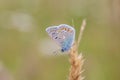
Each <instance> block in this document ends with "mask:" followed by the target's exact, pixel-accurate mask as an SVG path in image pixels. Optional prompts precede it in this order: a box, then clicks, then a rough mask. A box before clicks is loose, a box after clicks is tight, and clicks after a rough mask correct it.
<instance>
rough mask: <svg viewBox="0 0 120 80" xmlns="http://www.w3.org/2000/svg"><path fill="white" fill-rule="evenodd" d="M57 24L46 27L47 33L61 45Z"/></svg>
mask: <svg viewBox="0 0 120 80" xmlns="http://www.w3.org/2000/svg"><path fill="white" fill-rule="evenodd" d="M58 29H59V28H58V26H51V27H48V28H46V32H47V33H48V35H49V36H50V37H51V38H52V39H53V40H54V41H55V42H57V44H58V45H59V46H61V42H62V41H61V40H60V33H58Z"/></svg>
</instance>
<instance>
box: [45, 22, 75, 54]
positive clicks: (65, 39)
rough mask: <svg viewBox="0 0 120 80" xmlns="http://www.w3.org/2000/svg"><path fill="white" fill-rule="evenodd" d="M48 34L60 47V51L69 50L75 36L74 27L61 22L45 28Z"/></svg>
mask: <svg viewBox="0 0 120 80" xmlns="http://www.w3.org/2000/svg"><path fill="white" fill-rule="evenodd" d="M46 31H47V33H48V34H49V36H50V37H51V38H52V39H53V40H54V41H56V42H57V43H58V45H59V46H60V47H61V52H65V51H69V50H70V48H71V46H72V45H73V42H74V38H75V29H74V28H73V27H71V26H69V25H66V24H61V25H59V26H52V27H48V28H47V29H46Z"/></svg>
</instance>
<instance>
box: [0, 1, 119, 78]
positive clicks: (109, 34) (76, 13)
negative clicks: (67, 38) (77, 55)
mask: <svg viewBox="0 0 120 80" xmlns="http://www.w3.org/2000/svg"><path fill="white" fill-rule="evenodd" d="M84 18H86V20H87V25H86V29H85V31H84V34H83V38H82V41H81V45H80V47H79V51H80V52H83V56H84V58H85V59H86V61H85V64H84V69H85V72H84V73H83V76H85V77H86V78H85V80H120V0H0V80H67V79H68V73H69V67H70V64H69V60H68V59H69V57H68V55H60V56H55V55H52V52H53V51H55V50H57V49H59V48H58V46H57V45H55V43H54V41H52V40H51V39H50V37H49V36H48V34H47V33H46V32H45V28H47V27H48V26H52V25H59V24H63V23H65V24H68V25H72V19H73V20H74V25H75V29H76V39H77V36H78V34H79V28H80V26H81V23H82V20H83V19H84Z"/></svg>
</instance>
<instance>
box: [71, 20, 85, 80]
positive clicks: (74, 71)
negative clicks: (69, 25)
mask: <svg viewBox="0 0 120 80" xmlns="http://www.w3.org/2000/svg"><path fill="white" fill-rule="evenodd" d="M85 25H86V20H85V19H84V20H83V22H82V26H81V28H80V34H79V37H78V40H77V42H75V43H74V45H73V46H72V48H71V50H70V53H69V55H70V59H69V60H70V64H71V67H70V73H69V80H83V79H84V77H82V75H81V74H82V72H83V70H82V66H83V63H84V59H83V56H82V53H80V54H78V47H79V44H80V41H81V38H82V35H83V31H84V29H85Z"/></svg>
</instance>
